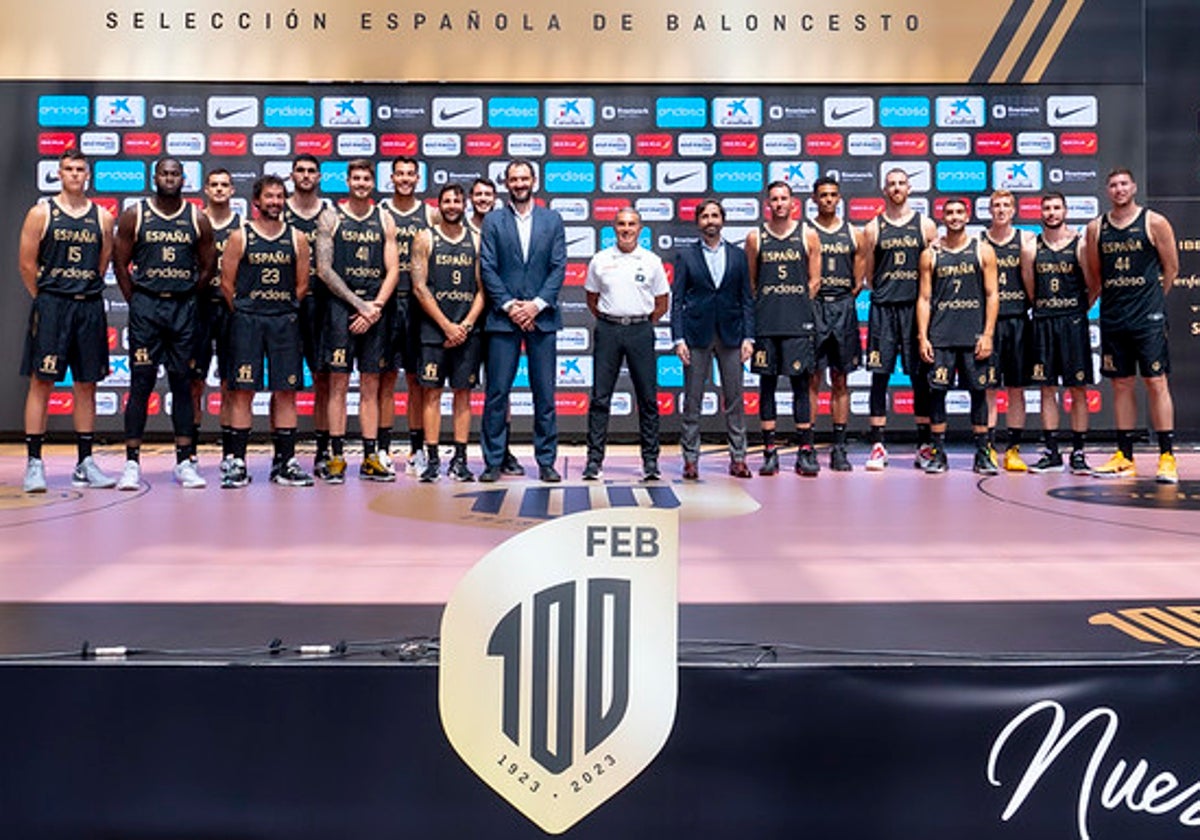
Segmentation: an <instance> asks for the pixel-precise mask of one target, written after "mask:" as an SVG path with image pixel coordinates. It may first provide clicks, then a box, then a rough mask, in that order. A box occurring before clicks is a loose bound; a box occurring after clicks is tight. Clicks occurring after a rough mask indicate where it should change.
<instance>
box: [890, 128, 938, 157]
mask: <svg viewBox="0 0 1200 840" xmlns="http://www.w3.org/2000/svg"><path fill="white" fill-rule="evenodd" d="M891 150H892V151H891V153H892V154H894V155H927V154H929V135H927V134H915V133H909V134H893V135H892V142H891Z"/></svg>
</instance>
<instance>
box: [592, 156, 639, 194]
mask: <svg viewBox="0 0 1200 840" xmlns="http://www.w3.org/2000/svg"><path fill="white" fill-rule="evenodd" d="M600 189H601V190H603V191H604V192H606V193H646V192H650V164H648V163H644V162H640V161H609V162H606V163H602V164H601V165H600Z"/></svg>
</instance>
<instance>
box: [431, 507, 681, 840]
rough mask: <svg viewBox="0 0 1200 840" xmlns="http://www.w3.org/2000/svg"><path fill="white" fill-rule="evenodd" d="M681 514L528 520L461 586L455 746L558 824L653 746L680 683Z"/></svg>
mask: <svg viewBox="0 0 1200 840" xmlns="http://www.w3.org/2000/svg"><path fill="white" fill-rule="evenodd" d="M678 532H679V517H678V514H677V513H675V512H673V511H663V510H639V509H627V510H610V511H593V512H590V513H583V514H579V515H577V516H572V517H566V518H563V519H560V520H558V521H555V522H550V523H547V524H544V525H542V526H539V527H537V528H532V529H530V530H528V531H525V532H523V533H521V534H519V535H517V536H515V537H513V538H512V539H510V540H508V541H507V542H506V543H504V544H503V545H501V546H499V547H498V548H496V549H494V550H493V551H491V552H489V553H488V555H487V556H485V557H484V558H483V559H482V560H481V561H480V562H479V563H478V564H476V565H475V566H474V568H472V569H471V570H470V571H469V572H468V573H467V574H466V576H465V577H464V578H463V580H462V581H461V582H460V583H459V585H458V587H457V588H456V589H455V591H454V595H453V596H452V597H451V599H450V602H449V603H448V604H447V605H446V611H445V613H444V614H443V617H442V628H441V667H440V673H439V691H438V700H439V707H440V710H441V717H442V727H443V728H444V729H445V731H446V736H447V737H448V738H449V740H450V743H451V744H452V745H453V747H454V749H455V750H456V751H457V752H458V754H459V756H460V757H461V758H462V759H463V761H465V762H466V763H467V765H468V766H469V767H470V768H471V769H472V770H473V771H475V773H476V774H477V775H478V776H479V777H480V778H481V779H483V781H484V782H486V783H487V784H488V785H489V786H490V787H491V788H492V789H493V790H495V791H496V792H497V793H498V794H500V796H502V797H504V799H506V800H507V801H508V802H509V803H510V804H511V805H513V807H515V808H517V810H519V811H521V813H523V814H524V815H525V816H526V817H528V818H529V819H530V820H532V821H533V822H534V823H536V824H537V825H538V826H539V827H540V828H541V829H542V830H544V831H546V832H548V833H551V834H561V833H562V832H564V831H566V830H567V829H569V828H570V827H571V826H572V825H574V824H575V823H577V822H578V821H579V820H581V819H582V818H583V817H585V816H587V815H588V814H589V813H591V812H592V811H594V810H595V809H596V808H598V807H600V806H601V805H602V804H603V803H604V802H606V801H607V800H608V799H610V798H611V797H613V796H614V795H616V794H617V793H618V792H619V791H620V790H621V788H623V787H624V786H625V785H627V784H628V783H629V782H630V781H632V780H633V779H634V778H635V777H636V776H637V774H638V773H640V772H641V771H642V770H643V769H645V768H646V767H647V766H648V765H649V764H650V762H651V761H652V760H653V759H654V757H655V756H656V755H658V753H659V751H660V750H661V749H662V747H663V745H664V744H665V743H666V741H667V737H668V735H669V734H670V731H671V727H672V725H673V723H674V720H675V705H676V697H677V694H678V684H677V673H678V672H677V665H676V659H677V655H676V650H677V636H678V595H677V580H678V563H679V536H678Z"/></svg>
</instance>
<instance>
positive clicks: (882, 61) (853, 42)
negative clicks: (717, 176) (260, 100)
mask: <svg viewBox="0 0 1200 840" xmlns="http://www.w3.org/2000/svg"><path fill="white" fill-rule="evenodd" d="M734 5H735V6H736V8H733V7H731V5H730V4H727V3H724V2H722V0H679V2H672V1H671V0H668V2H659V0H630V2H628V3H626V4H618V5H612V4H607V3H604V4H602V3H595V4H577V3H564V2H561V0H515V2H506V0H497V1H496V2H473V0H429V2H420V1H419V2H416V3H404V4H400V3H396V4H393V5H389V4H387V3H380V2H379V0H361V2H355V1H354V0H350V2H340V0H339V2H336V3H334V2H329V0H300V2H297V3H288V4H282V3H274V2H270V0H197V2H195V3H189V4H179V3H174V2H167V0H158V2H154V0H150V2H146V0H112V2H100V3H94V2H80V0H44V2H41V3H37V4H33V5H30V6H27V7H25V8H23V9H22V10H21V13H20V14H14V15H10V16H8V17H7V19H6V21H5V27H4V29H3V31H2V32H0V76H3V77H5V78H10V79H73V80H83V79H125V80H159V81H162V80H167V81H205V80H221V81H228V80H230V79H242V80H261V81H305V80H362V81H447V82H471V81H509V82H539V81H544V82H554V81H557V82H576V81H579V82H605V81H613V82H637V81H659V82H700V81H703V82H713V81H739V82H764V83H765V82H805V83H837V82H859V83H862V82H869V83H874V82H878V83H888V82H920V83H935V84H936V83H961V82H974V83H987V82H992V83H1036V82H1042V81H1050V80H1051V78H1050V76H1055V77H1057V78H1054V79H1053V80H1054V81H1108V80H1113V81H1131V80H1129V79H1113V78H1112V76H1113V74H1114V72H1118V73H1119V72H1123V71H1122V70H1121V69H1120V68H1123V67H1125V66H1126V64H1127V62H1126V61H1125V60H1124V57H1123V56H1122V52H1123V49H1118V50H1114V54H1113V55H1112V56H1106V57H1105V59H1104V61H1097V57H1096V53H1095V51H1094V50H1092V51H1091V52H1090V54H1089V52H1088V51H1086V50H1074V49H1070V50H1067V51H1066V52H1069V53H1070V55H1066V54H1065V52H1064V50H1065V48H1064V42H1065V40H1066V39H1067V38H1068V35H1069V34H1071V33H1073V32H1075V33H1077V32H1080V31H1086V33H1087V37H1086V38H1084V39H1081V40H1085V41H1090V42H1091V43H1092V44H1093V45H1094V44H1095V43H1096V40H1095V35H1096V34H1097V33H1098V32H1104V33H1107V34H1110V35H1112V36H1113V37H1112V38H1111V39H1106V42H1107V43H1111V44H1115V45H1121V44H1125V45H1128V49H1129V51H1131V52H1140V43H1139V40H1138V38H1137V36H1136V32H1137V31H1138V30H1139V29H1140V14H1139V11H1140V9H1139V7H1140V4H1137V3H1129V2H1122V0H1060V2H1053V3H1051V2H1032V3H1031V2H1015V3H1014V2H1008V0H987V1H986V2H979V3H976V4H972V5H971V6H970V8H969V14H968V13H965V12H967V10H966V9H965V8H964V6H963V4H961V3H960V2H958V0H824V1H823V2H809V3H800V4H794V3H787V2H783V3H780V2H773V0H752V2H748V3H744V4H734ZM1131 13H1132V14H1131ZM68 39H69V40H68ZM1060 65H1063V66H1064V67H1066V68H1067V69H1066V72H1065V74H1064V73H1063V72H1061V71H1060V70H1059V66H1060ZM1128 65H1129V66H1130V67H1140V61H1136V60H1135V61H1134V62H1132V63H1128ZM1076 75H1078V76H1081V77H1080V78H1066V76H1076ZM1082 77H1087V78H1082Z"/></svg>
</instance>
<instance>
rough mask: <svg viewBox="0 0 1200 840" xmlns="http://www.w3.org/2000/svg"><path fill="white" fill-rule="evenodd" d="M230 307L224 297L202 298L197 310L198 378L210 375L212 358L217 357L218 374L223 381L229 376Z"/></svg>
mask: <svg viewBox="0 0 1200 840" xmlns="http://www.w3.org/2000/svg"><path fill="white" fill-rule="evenodd" d="M229 314H230V313H229V307H228V306H227V305H226V304H225V299H224V298H201V299H200V301H199V306H198V307H197V311H196V315H197V318H196V351H195V356H196V370H195V372H194V373H193V374H192V375H193V376H195V377H196V378H197V379H204V378H206V377H207V376H208V369H209V368H210V367H212V360H213V357H214V356H215V357H216V359H217V376H218V377H219V378H220V380H221V381H222V382H224V381H225V380H226V379H228V378H229V377H228V376H227V375H226V373H227V370H226V367H227V365H228V361H229Z"/></svg>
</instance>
